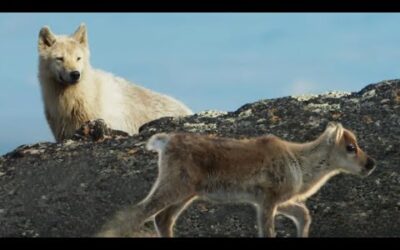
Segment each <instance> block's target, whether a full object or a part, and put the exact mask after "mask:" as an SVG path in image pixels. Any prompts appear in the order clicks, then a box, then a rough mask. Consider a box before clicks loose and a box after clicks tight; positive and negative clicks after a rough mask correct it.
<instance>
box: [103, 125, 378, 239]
mask: <svg viewBox="0 0 400 250" xmlns="http://www.w3.org/2000/svg"><path fill="white" fill-rule="evenodd" d="M147 148H148V149H149V150H156V151H158V154H159V162H158V164H159V173H158V178H157V180H156V182H155V184H154V185H153V188H152V190H151V191H150V193H149V195H148V196H147V197H146V198H145V199H144V200H142V201H141V202H139V203H138V204H137V205H134V206H132V207H130V208H128V209H126V210H124V211H122V212H119V213H118V214H117V216H116V217H115V218H114V219H113V220H112V221H111V222H110V223H108V224H106V226H105V227H104V229H103V231H102V232H101V233H100V234H99V235H98V236H130V235H131V233H133V232H134V231H135V230H137V229H139V227H140V226H141V225H142V224H143V223H144V222H145V221H146V220H147V219H149V218H151V217H153V216H154V222H155V226H156V229H157V231H158V234H159V235H160V236H163V237H172V236H173V225H174V223H175V221H176V219H177V217H178V216H179V214H180V213H181V212H182V211H183V210H184V209H185V208H186V207H187V206H188V205H189V204H190V203H191V202H192V201H193V200H195V199H196V198H207V199H210V200H214V201H223V202H229V201H233V202H248V203H251V204H254V205H255V207H256V209H257V215H258V229H259V236H260V237H262V236H267V237H274V236H275V229H274V217H275V215H276V214H282V215H284V216H287V217H288V218H290V219H292V220H293V221H294V223H295V224H296V227H297V232H298V236H300V237H307V236H308V234H309V227H310V223H311V217H310V213H309V211H308V209H307V207H306V205H305V200H306V199H307V198H308V197H310V196H311V195H313V194H314V193H315V192H317V191H318V189H319V188H320V187H321V186H322V185H324V184H325V183H326V181H328V179H329V178H330V177H332V176H334V175H336V174H338V173H340V172H347V173H352V174H357V175H361V176H367V175H369V174H370V173H371V172H372V171H373V169H374V167H375V163H374V161H373V160H372V159H371V158H370V157H369V156H367V155H366V154H365V153H364V152H363V151H362V149H361V148H360V147H359V146H358V144H357V141H356V138H355V136H354V134H353V133H352V132H350V131H349V130H347V129H344V128H343V127H342V125H341V124H338V123H329V124H328V126H327V128H326V130H325V132H324V133H323V134H322V135H320V136H319V137H318V138H317V139H316V140H315V141H312V142H308V143H302V144H300V143H293V142H288V141H285V140H282V139H280V138H278V137H276V136H273V135H268V136H261V137H257V138H252V139H244V140H237V139H229V138H219V137H211V136H205V135H196V134H187V133H173V134H156V135H154V136H153V137H152V138H150V140H149V142H148V143H147Z"/></svg>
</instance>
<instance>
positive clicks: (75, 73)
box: [70, 71, 81, 81]
mask: <svg viewBox="0 0 400 250" xmlns="http://www.w3.org/2000/svg"><path fill="white" fill-rule="evenodd" d="M70 76H71V79H72V80H73V81H77V80H79V77H80V76H81V73H79V71H72V72H71V73H70Z"/></svg>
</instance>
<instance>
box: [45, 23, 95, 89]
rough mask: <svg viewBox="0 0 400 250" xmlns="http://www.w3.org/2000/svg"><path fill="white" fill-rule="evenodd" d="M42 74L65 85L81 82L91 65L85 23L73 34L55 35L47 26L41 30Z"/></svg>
mask: <svg viewBox="0 0 400 250" xmlns="http://www.w3.org/2000/svg"><path fill="white" fill-rule="evenodd" d="M38 47H39V58H40V67H44V69H43V68H42V69H41V74H43V73H45V74H47V77H50V78H52V79H54V80H55V81H56V82H58V83H60V84H63V85H64V86H68V85H74V84H77V83H79V81H80V80H81V79H82V78H83V74H84V73H85V72H84V70H85V68H86V66H88V65H89V48H88V39H87V32H86V26H85V24H81V25H80V26H79V27H78V29H77V30H76V31H75V33H74V34H72V35H71V36H65V35H54V34H53V33H52V32H51V31H50V28H49V27H47V26H45V27H43V28H42V29H41V30H40V32H39V44H38Z"/></svg>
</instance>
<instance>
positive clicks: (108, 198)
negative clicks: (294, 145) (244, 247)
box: [0, 80, 400, 237]
mask: <svg viewBox="0 0 400 250" xmlns="http://www.w3.org/2000/svg"><path fill="white" fill-rule="evenodd" d="M328 121H339V122H341V123H342V124H343V125H344V126H345V127H347V128H349V129H351V130H353V131H354V132H355V133H356V134H357V135H358V139H359V144H360V146H361V147H362V148H363V149H365V151H366V152H367V153H368V154H369V155H371V156H372V157H373V158H375V159H376V161H377V163H378V167H377V169H376V170H375V171H374V172H373V174H372V175H370V176H369V177H367V178H364V179H361V178H358V177H356V176H350V175H339V176H335V177H334V178H333V179H332V180H330V181H329V182H328V183H327V184H326V185H325V186H324V187H323V188H322V189H321V190H320V192H318V193H317V194H316V195H314V196H313V197H311V198H310V199H309V200H308V201H307V204H308V206H309V208H310V210H311V214H312V217H313V222H312V225H311V231H310V236H311V237H395V236H397V237H398V236H400V216H399V214H400V173H399V163H400V80H391V81H383V82H380V83H377V84H370V85H368V86H367V87H365V88H364V89H362V90H361V91H360V92H357V93H349V94H342V93H330V94H326V95H318V96H308V97H304V96H303V97H283V98H278V99H273V100H262V101H258V102H255V103H249V104H246V105H244V106H242V107H241V108H239V109H238V110H237V111H235V112H228V113H217V112H203V113H201V114H195V115H193V116H189V117H185V118H162V119H159V120H156V121H152V122H150V123H148V124H145V125H144V126H142V128H141V129H140V133H139V134H138V135H135V136H126V135H124V134H123V133H119V132H118V131H117V132H116V133H113V132H112V131H111V132H110V131H109V130H107V129H104V128H103V127H102V126H100V125H99V126H97V127H101V128H103V130H101V131H100V132H99V133H98V132H96V131H95V130H93V131H92V130H87V129H86V132H87V131H91V132H90V133H89V136H88V137H89V139H87V138H86V139H83V137H82V134H81V135H79V133H78V134H77V136H76V137H75V140H68V141H64V142H63V143H58V144H56V143H38V144H34V145H23V146H20V147H18V148H17V149H15V150H14V151H12V152H10V153H8V154H6V155H4V156H2V157H0V225H1V226H0V237H7V236H8V237H11V236H17V237H79V236H92V235H93V234H95V233H96V232H97V231H98V230H99V229H100V227H101V226H102V225H103V223H105V222H106V221H107V220H108V219H110V218H111V216H112V215H113V214H114V213H115V212H116V211H118V210H119V209H121V208H123V207H124V206H126V205H128V204H134V203H136V202H138V201H140V200H141V199H142V198H144V197H145V195H146V194H147V193H148V191H149V190H150V188H151V186H152V184H153V182H154V180H155V177H156V175H157V155H156V154H155V153H152V152H148V151H146V150H145V149H144V143H145V142H146V140H147V139H148V138H149V137H150V136H151V135H153V134H155V133H157V132H172V131H190V132H197V133H207V134H208V133H212V134H216V135H220V136H231V137H235V138H243V137H252V136H258V135H262V134H266V133H272V134H275V135H277V136H280V137H283V138H285V139H287V140H294V141H299V142H304V141H307V140H313V139H315V138H316V137H317V136H318V135H319V134H320V133H321V132H322V131H323V130H324V128H325V126H326V124H327V123H328ZM93 127H96V126H93ZM82 131H84V130H82ZM105 135H106V136H105ZM90 138H92V139H94V141H93V140H90ZM99 138H100V139H101V140H99ZM144 230H147V232H148V234H147V236H151V235H153V234H154V233H152V225H151V223H150V224H147V225H146V226H145V227H144ZM175 231H176V235H177V236H182V237H185V236H205V237H209V236H228V237H243V236H248V237H254V236H256V235H257V228H256V218H255V211H254V209H253V208H252V207H251V206H250V205H244V204H242V205H240V204H225V205H222V204H210V203H208V202H205V201H197V202H195V203H194V204H193V205H192V206H191V207H190V208H189V209H188V210H186V211H185V212H184V213H183V214H182V215H181V217H180V218H179V220H178V222H177V225H176V227H175ZM277 232H278V237H288V236H295V227H294V224H292V222H291V221H289V220H288V219H286V218H283V217H277Z"/></svg>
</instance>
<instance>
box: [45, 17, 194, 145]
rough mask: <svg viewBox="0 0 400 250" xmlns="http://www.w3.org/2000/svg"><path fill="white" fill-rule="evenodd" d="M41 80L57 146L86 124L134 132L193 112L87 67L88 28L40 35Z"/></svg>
mask: <svg viewBox="0 0 400 250" xmlns="http://www.w3.org/2000/svg"><path fill="white" fill-rule="evenodd" d="M38 47H39V48H38V49H39V81H40V84H41V89H42V96H43V101H44V109H45V115H46V119H47V122H48V123H49V126H50V128H51V131H52V132H53V135H54V137H55V138H56V140H57V141H62V140H64V139H67V138H70V137H72V136H73V134H74V132H75V130H76V129H78V128H79V127H80V126H81V125H82V124H83V123H85V122H87V121H89V120H95V119H103V120H104V121H105V123H106V124H107V125H108V126H109V127H110V128H112V129H115V130H122V131H125V132H127V133H129V134H135V133H138V129H139V127H140V126H141V125H143V124H144V123H146V122H149V121H151V120H155V119H157V118H160V117H164V116H184V115H189V114H192V111H191V110H190V109H189V108H187V107H186V106H185V105H184V104H182V103H181V102H179V101H177V100H175V99H173V98H171V97H169V96H166V95H162V94H159V93H155V92H153V91H150V90H148V89H145V88H143V87H140V86H137V85H134V84H132V83H129V82H128V81H127V80H125V79H122V78H119V77H116V76H113V75H112V74H110V73H106V72H103V71H100V70H97V69H94V68H92V67H91V66H90V60H89V57H90V52H89V46H88V38H87V32H86V27H85V25H84V24H81V25H80V26H79V27H78V29H77V30H76V31H75V33H74V34H73V35H71V36H66V35H54V34H53V33H52V32H51V31H50V28H49V27H47V26H45V27H43V28H42V29H41V30H40V33H39V44H38Z"/></svg>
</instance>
